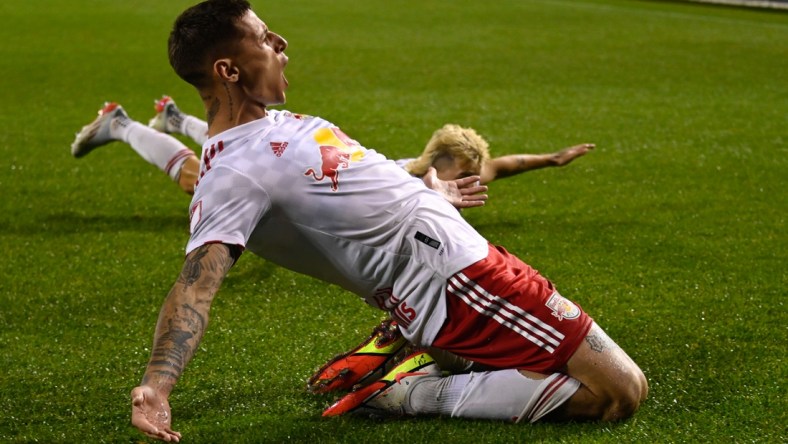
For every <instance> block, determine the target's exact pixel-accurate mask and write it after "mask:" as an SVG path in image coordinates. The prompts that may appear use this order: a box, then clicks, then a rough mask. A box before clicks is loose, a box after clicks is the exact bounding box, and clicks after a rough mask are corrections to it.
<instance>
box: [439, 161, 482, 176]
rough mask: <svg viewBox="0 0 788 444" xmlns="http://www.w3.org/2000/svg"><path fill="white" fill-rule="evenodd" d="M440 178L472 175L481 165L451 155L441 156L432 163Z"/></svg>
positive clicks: (479, 169)
mask: <svg viewBox="0 0 788 444" xmlns="http://www.w3.org/2000/svg"><path fill="white" fill-rule="evenodd" d="M432 166H433V167H435V170H436V171H437V173H438V179H440V180H455V179H462V178H463V177H468V176H473V175H476V174H479V173H480V172H481V167H480V166H478V165H476V164H474V162H471V161H467V160H466V161H462V160H460V159H455V158H453V157H451V156H442V157H439V158H437V159H435V162H433V163H432Z"/></svg>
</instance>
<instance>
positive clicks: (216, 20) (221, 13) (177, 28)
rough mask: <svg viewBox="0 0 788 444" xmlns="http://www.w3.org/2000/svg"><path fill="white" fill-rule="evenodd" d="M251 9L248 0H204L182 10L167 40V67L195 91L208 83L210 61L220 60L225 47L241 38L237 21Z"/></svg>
mask: <svg viewBox="0 0 788 444" xmlns="http://www.w3.org/2000/svg"><path fill="white" fill-rule="evenodd" d="M250 9H252V7H251V5H250V4H249V2H248V1H247V0H207V1H204V2H202V3H199V4H197V5H194V6H192V7H190V8H189V9H187V10H185V11H183V12H182V13H181V15H180V16H178V18H177V19H176V20H175V24H174V25H173V26H172V31H171V32H170V38H169V41H168V45H167V46H168V48H167V49H168V53H169V57H170V66H172V68H173V69H174V70H175V73H176V74H178V76H179V77H180V78H182V79H183V80H185V81H187V82H189V83H191V84H192V85H194V86H195V87H197V88H201V87H203V86H206V85H207V84H208V81H209V79H210V75H211V74H210V67H209V66H208V63H211V62H213V60H211V58H213V59H216V58H219V57H222V56H223V55H222V54H219V51H220V50H225V49H226V46H225V45H226V44H228V43H229V42H232V41H233V40H236V39H239V38H241V37H242V34H241V31H240V30H239V29H238V26H237V21H238V19H240V18H241V16H243V15H244V14H246V12H247V11H248V10H250Z"/></svg>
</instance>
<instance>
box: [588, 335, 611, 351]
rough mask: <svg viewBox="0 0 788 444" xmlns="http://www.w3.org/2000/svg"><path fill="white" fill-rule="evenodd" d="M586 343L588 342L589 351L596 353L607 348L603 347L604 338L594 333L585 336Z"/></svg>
mask: <svg viewBox="0 0 788 444" xmlns="http://www.w3.org/2000/svg"><path fill="white" fill-rule="evenodd" d="M586 342H588V346H589V347H591V350H593V351H595V352H597V353H602V352H603V351H605V349H606V348H607V346H606V345H605V338H603V337H602V336H600V335H598V334H596V333H590V334H589V335H588V336H586Z"/></svg>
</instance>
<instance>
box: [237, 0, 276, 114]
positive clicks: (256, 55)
mask: <svg viewBox="0 0 788 444" xmlns="http://www.w3.org/2000/svg"><path fill="white" fill-rule="evenodd" d="M239 28H240V29H241V30H243V32H244V37H243V39H242V40H241V42H240V43H239V47H238V54H237V56H236V58H235V60H236V63H237V66H238V68H239V71H240V75H239V85H240V86H241V87H242V88H243V90H244V92H245V93H246V95H247V96H248V97H249V98H250V99H252V100H254V101H256V102H258V103H261V104H263V105H265V106H269V105H281V104H283V103H285V89H287V79H286V78H285V74H284V70H285V66H286V65H287V56H286V55H285V48H287V40H285V39H283V38H282V37H281V36H280V35H278V34H276V33H273V32H271V31H270V30H269V29H268V26H266V24H265V23H263V21H262V20H260V18H258V17H257V15H256V14H255V13H254V12H253V11H251V10H249V11H247V12H246V14H245V15H244V16H243V17H242V19H241V21H240V22H239Z"/></svg>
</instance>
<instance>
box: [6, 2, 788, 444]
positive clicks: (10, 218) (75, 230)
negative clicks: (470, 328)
mask: <svg viewBox="0 0 788 444" xmlns="http://www.w3.org/2000/svg"><path fill="white" fill-rule="evenodd" d="M191 3H192V2H191V1H183V0H177V1H174V0H173V1H168V2H158V1H152V0H133V1H127V2H102V1H97V0H69V1H66V0H39V1H36V2H24V1H21V0H10V1H6V2H2V3H0V16H2V17H4V19H5V20H4V21H3V27H2V28H1V29H0V53H2V55H3V57H2V58H0V72H2V73H3V91H2V97H3V103H4V106H3V107H2V108H0V125H1V126H2V128H3V131H2V132H0V150H2V156H0V158H1V159H2V160H0V190H1V191H2V199H0V248H1V249H2V252H3V260H2V267H0V307H2V308H0V326H2V328H0V359H1V361H0V366H1V367H0V370H2V371H0V405H2V406H3V414H2V415H0V440H2V441H4V442H137V441H144V440H145V438H144V437H142V435H140V434H138V433H137V432H136V431H135V430H133V429H132V427H131V426H130V425H129V420H128V418H129V406H128V392H129V391H130V390H131V388H132V387H133V386H134V385H136V383H137V382H138V381H139V378H140V377H141V374H142V371H143V367H144V365H145V362H146V360H147V358H148V353H149V349H150V342H151V337H152V331H153V326H154V323H155V320H156V316H157V313H158V309H159V305H160V303H161V301H162V298H163V297H164V295H165V294H166V292H167V291H168V289H169V286H170V285H171V283H172V282H173V280H174V278H175V277H176V275H177V273H178V272H179V269H180V265H181V258H182V248H183V245H184V243H185V241H186V238H187V236H188V233H187V226H188V224H187V216H186V207H187V205H188V197H187V196H185V195H183V194H182V193H181V192H180V191H179V190H178V188H177V187H176V186H175V185H174V184H172V183H171V182H170V181H169V179H168V178H166V177H165V176H164V175H163V174H161V173H160V172H158V171H157V170H155V169H154V168H152V167H151V166H149V165H148V164H146V163H145V162H144V161H143V160H141V159H140V158H139V157H137V156H136V155H135V154H134V153H133V152H132V151H131V150H130V149H128V148H127V147H125V146H123V145H122V144H120V143H116V144H112V145H109V146H107V147H105V148H101V149H99V150H97V151H96V152H95V153H92V154H90V156H88V157H87V158H85V159H81V160H79V161H77V160H74V159H73V158H71V156H70V154H69V152H68V145H69V144H70V142H71V140H72V137H73V133H74V132H75V131H76V130H78V129H79V127H80V126H81V125H83V124H84V123H87V122H88V121H89V120H90V119H92V117H93V115H94V113H95V111H96V110H97V109H98V107H99V106H100V104H101V102H102V101H103V100H109V99H112V100H118V101H120V102H121V103H122V104H123V105H124V107H125V108H126V109H127V110H128V111H129V113H130V114H131V116H132V117H135V118H137V119H139V120H141V121H146V119H147V118H149V117H150V116H151V115H152V106H151V105H152V100H153V99H154V98H156V97H157V96H158V95H160V94H163V93H167V94H171V95H173V96H174V97H175V98H176V100H177V101H178V104H179V105H180V106H181V108H182V109H184V110H185V111H187V112H191V113H195V114H198V115H199V114H200V113H201V109H200V105H199V103H198V100H197V98H196V95H195V94H194V93H193V92H192V90H191V89H190V87H189V86H187V85H185V84H184V83H183V82H181V81H180V80H178V79H177V78H176V77H175V75H174V74H173V73H172V72H171V70H170V68H169V67H168V64H167V61H166V50H165V41H166V36H167V33H168V30H169V26H170V25H171V22H172V20H173V19H174V17H175V16H176V15H177V14H178V13H179V12H180V11H181V10H182V9H183V8H185V7H186V6H188V5H189V4H191ZM256 9H257V11H258V13H259V14H260V16H261V17H263V19H264V20H266V21H267V22H268V24H269V25H270V26H271V28H272V29H273V30H275V31H279V32H281V33H282V34H284V36H285V37H286V38H287V39H288V40H289V42H290V49H289V51H288V53H289V56H290V58H291V63H290V65H289V66H288V77H289V79H290V81H291V85H292V86H291V89H290V90H289V103H288V105H287V109H291V110H293V111H298V112H305V113H309V114H315V115H321V116H323V117H326V118H328V119H329V120H332V121H334V122H335V123H337V124H338V125H340V126H341V127H342V128H343V130H344V131H345V132H347V133H348V134H350V135H351V136H352V137H354V138H356V139H358V140H360V141H361V142H362V143H363V144H365V145H367V146H370V147H375V148H379V149H380V150H381V151H383V152H385V153H388V154H390V155H391V157H395V158H396V157H402V156H412V155H414V154H416V153H417V152H418V151H419V149H420V147H421V146H423V144H424V142H425V141H426V140H427V139H428V137H429V135H430V134H431V132H432V131H433V130H434V129H436V128H438V127H439V126H441V125H442V124H444V123H446V122H455V123H460V124H463V125H466V126H472V127H474V128H476V129H477V130H479V132H480V133H482V134H484V135H485V136H486V137H487V138H488V140H489V141H490V143H491V146H492V150H493V152H494V153H495V154H499V155H500V154H505V153H514V152H546V151H552V150H555V149H558V148H561V147H564V146H568V145H572V144H575V143H579V142H586V141H590V142H595V143H596V144H597V146H598V148H597V150H596V151H594V152H592V153H591V154H589V155H588V156H586V157H584V158H582V159H579V160H578V161H576V162H575V163H573V164H572V165H570V166H568V167H566V168H563V169H550V170H543V171H538V172H533V173H528V174H526V175H524V176H520V177H517V178H513V179H508V180H504V181H501V182H497V183H494V184H493V185H492V186H491V189H490V194H491V200H490V202H489V204H488V206H487V207H486V208H484V209H480V210H473V211H467V212H465V214H466V217H467V218H468V219H469V221H470V222H471V223H472V224H473V225H474V226H476V227H477V228H478V229H479V230H480V231H481V232H482V233H483V234H484V235H486V236H487V237H488V238H489V239H490V240H491V241H493V242H496V243H501V244H503V245H505V246H506V247H507V248H508V249H509V250H510V251H513V252H515V253H517V254H518V255H520V256H521V257H522V258H524V259H525V260H526V261H527V262H529V263H531V264H533V265H534V266H535V267H537V268H538V269H540V270H541V271H542V272H543V273H544V274H545V275H547V276H548V277H550V278H551V279H552V280H554V281H555V282H556V284H557V285H558V287H559V288H560V289H561V290H562V293H563V294H565V295H567V296H569V297H571V298H573V299H575V300H576V301H578V302H579V303H580V304H581V305H582V306H583V307H584V308H585V309H586V310H587V311H588V312H589V313H590V314H591V315H592V316H593V317H594V318H595V319H596V320H597V321H598V322H599V323H600V324H601V325H602V326H603V327H604V328H605V329H606V330H607V331H608V332H609V333H610V335H611V336H612V337H613V338H614V339H616V340H617V341H618V342H619V344H620V345H621V346H622V347H623V348H624V349H625V350H627V351H628V352H629V354H630V355H631V356H632V357H633V358H634V359H635V361H636V362H638V363H639V364H640V366H641V367H642V368H643V370H644V371H645V373H646V375H647V376H648V378H649V380H650V384H651V394H650V399H649V400H648V401H647V402H646V403H645V404H644V405H643V406H642V409H641V411H640V412H639V413H638V414H637V415H636V416H635V417H634V418H633V419H631V420H629V421H626V422H623V423H620V424H614V425H600V424H593V423H590V424H568V425H567V424H564V425H556V424H537V425H518V426H512V425H504V424H498V423H492V422H482V421H464V420H451V419H417V420H393V421H369V420H364V419H358V418H344V417H341V418H336V419H331V420H324V419H322V418H321V417H320V412H321V411H322V409H323V408H324V407H325V406H327V405H328V404H329V403H330V402H331V401H332V399H333V397H332V396H328V395H326V396H314V395H310V394H308V393H306V392H305V391H304V381H305V379H306V378H307V377H308V375H310V374H311V371H312V370H313V369H315V368H316V367H317V366H318V365H320V364H321V363H323V362H324V360H326V359H327V358H329V357H330V356H332V355H333V354H334V353H336V352H339V351H342V350H344V349H346V348H349V347H350V346H352V345H355V343H356V342H357V341H358V340H359V339H360V338H361V337H363V336H364V335H366V334H367V333H368V331H369V330H370V328H371V327H372V326H373V324H374V323H375V322H376V320H377V319H378V318H379V317H380V313H378V312H376V311H373V310H372V309H370V308H367V307H365V306H363V305H361V304H360V303H359V302H358V301H357V300H356V298H355V297H353V296H351V295H348V294H346V293H345V292H343V291H341V290H339V289H337V288H326V287H324V286H323V285H322V284H320V283H318V282H316V281H313V280H311V279H308V278H305V277H301V276H298V275H295V274H293V273H290V272H288V271H286V270H283V269H281V268H278V267H276V266H274V265H271V264H268V263H266V262H264V261H262V260H260V259H258V258H255V257H252V256H250V255H248V256H245V257H243V258H242V260H241V261H240V262H239V264H238V265H237V267H236V268H235V269H234V270H233V271H232V272H231V274H230V275H229V276H228V278H227V280H226V281H225V285H224V287H223V289H222V291H221V292H220V296H219V297H218V298H217V301H216V302H215V304H214V309H213V312H212V320H211V325H210V327H209V330H208V332H207V335H206V337H205V339H204V341H203V344H202V346H201V350H200V351H199V352H198V354H197V356H196V357H195V359H194V361H193V362H192V364H191V365H190V367H189V368H188V370H187V371H186V372H185V374H184V376H183V378H182V381H181V382H180V384H179V386H178V388H177V390H176V392H175V393H174V394H173V396H172V399H171V401H172V405H173V408H174V415H175V428H176V429H177V430H180V431H182V432H183V433H184V436H185V438H184V442H195V443H197V442H285V441H290V442H307V441H309V442H313V443H318V442H373V441H382V440H385V441H387V442H404V443H413V442H436V441H442V442H518V441H522V442H530V441H535V442H616V443H619V442H763V443H767V442H784V441H785V440H786V439H788V432H786V426H785V424H786V419H787V418H786V411H788V408H787V406H786V395H785V393H786V386H785V383H786V379H787V377H788V374H787V372H786V364H785V356H786V348H787V347H786V344H788V341H786V339H788V338H787V337H786V336H787V335H786V327H785V325H786V320H787V319H786V307H785V302H786V290H785V288H786V287H787V285H786V284H788V282H787V281H786V271H785V265H786V251H788V245H786V235H785V219H786V212H787V211H786V209H787V208H788V205H787V204H788V202H786V191H785V190H786V179H787V178H788V174H786V171H788V160H786V159H787V158H788V156H786V155H788V150H786V136H788V131H786V123H788V82H786V81H785V73H786V72H788V14H785V13H775V12H766V11H755V10H745V9H736V8H725V7H713V6H703V5H694V4H692V5H690V4H682V3H676V2H668V3H664V2H650V1H615V0H571V1H569V0H556V1H546V0H544V1H530V2H522V1H519V0H500V1H497V2H472V1H466V0H462V1H453V2H423V1H411V0H406V1H400V2H380V1H371V2H355V1H349V0H332V1H290V2H279V3H275V2H270V3H269V2H256Z"/></svg>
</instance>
